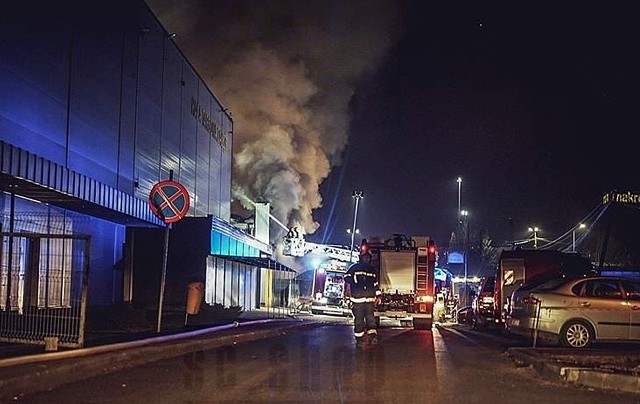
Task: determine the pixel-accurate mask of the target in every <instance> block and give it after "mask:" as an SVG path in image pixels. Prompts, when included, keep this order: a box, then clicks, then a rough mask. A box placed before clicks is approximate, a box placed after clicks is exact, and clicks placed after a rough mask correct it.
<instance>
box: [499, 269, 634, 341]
mask: <svg viewBox="0 0 640 404" xmlns="http://www.w3.org/2000/svg"><path fill="white" fill-rule="evenodd" d="M639 325H640V280H638V279H630V278H620V277H604V276H587V277H580V278H573V279H565V278H559V279H554V280H551V281H547V282H544V283H542V284H539V285H537V286H535V287H533V288H527V290H522V289H519V290H516V291H514V292H513V294H512V296H511V307H510V311H509V314H508V316H507V329H508V330H509V331H511V332H512V333H514V334H519V335H524V336H527V337H530V338H533V337H537V338H540V339H541V340H542V339H547V340H551V341H553V342H555V343H559V344H560V345H562V346H565V347H572V348H586V347H588V346H590V345H591V344H593V343H594V342H613V341H616V342H622V341H640V327H639Z"/></svg>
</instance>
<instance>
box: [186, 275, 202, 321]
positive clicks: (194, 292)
mask: <svg viewBox="0 0 640 404" xmlns="http://www.w3.org/2000/svg"><path fill="white" fill-rule="evenodd" d="M203 295H204V283H202V282H191V283H189V287H188V289H187V314H191V315H194V314H198V313H199V312H200V305H201V303H202V297H203Z"/></svg>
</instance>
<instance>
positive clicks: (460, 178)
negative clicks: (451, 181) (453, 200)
mask: <svg viewBox="0 0 640 404" xmlns="http://www.w3.org/2000/svg"><path fill="white" fill-rule="evenodd" d="M457 182H458V225H460V191H461V190H462V177H458V180H457Z"/></svg>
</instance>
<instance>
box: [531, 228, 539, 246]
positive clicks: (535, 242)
mask: <svg viewBox="0 0 640 404" xmlns="http://www.w3.org/2000/svg"><path fill="white" fill-rule="evenodd" d="M529 231H532V232H533V248H534V249H536V250H537V249H538V232H539V231H540V229H539V228H537V227H529Z"/></svg>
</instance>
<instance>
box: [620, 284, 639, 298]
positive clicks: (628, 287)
mask: <svg viewBox="0 0 640 404" xmlns="http://www.w3.org/2000/svg"><path fill="white" fill-rule="evenodd" d="M622 288H623V289H624V291H625V293H626V298H627V299H629V300H640V282H634V281H622Z"/></svg>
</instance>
